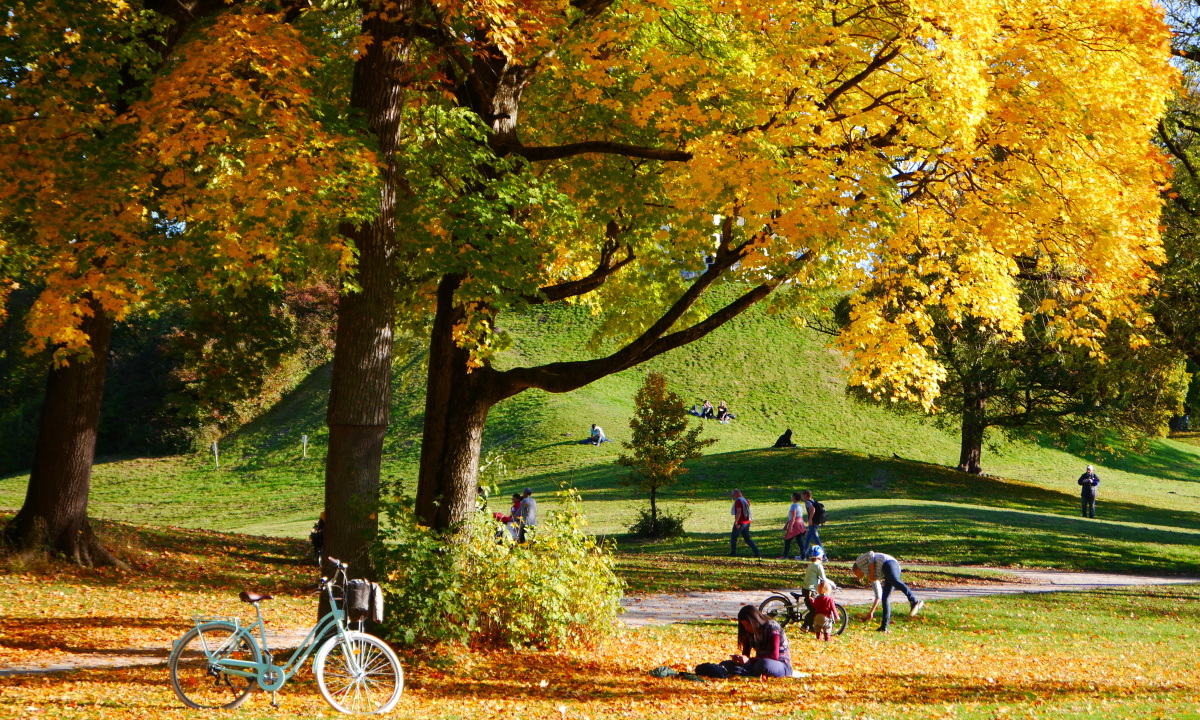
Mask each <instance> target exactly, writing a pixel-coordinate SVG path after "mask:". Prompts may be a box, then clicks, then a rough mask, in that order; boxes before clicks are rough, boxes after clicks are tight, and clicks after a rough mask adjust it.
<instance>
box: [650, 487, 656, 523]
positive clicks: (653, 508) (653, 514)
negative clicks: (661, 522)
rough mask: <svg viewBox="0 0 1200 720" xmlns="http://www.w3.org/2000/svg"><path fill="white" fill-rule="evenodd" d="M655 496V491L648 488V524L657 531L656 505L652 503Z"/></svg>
mask: <svg viewBox="0 0 1200 720" xmlns="http://www.w3.org/2000/svg"><path fill="white" fill-rule="evenodd" d="M655 494H656V492H655V489H654V488H650V524H651V525H653V526H654V528H655V529H656V530H657V529H658V505H657V504H656V503H655V502H654V501H655V497H654V496H655Z"/></svg>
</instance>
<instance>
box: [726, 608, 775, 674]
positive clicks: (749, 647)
mask: <svg viewBox="0 0 1200 720" xmlns="http://www.w3.org/2000/svg"><path fill="white" fill-rule="evenodd" d="M738 645H739V646H740V648H741V651H742V652H741V654H740V655H733V656H731V658H730V659H729V660H726V661H725V662H723V663H721V666H722V667H724V668H725V669H726V670H728V671H729V674H730V675H752V676H755V677H759V676H765V677H774V678H779V677H791V676H792V653H791V650H790V648H789V647H788V640H787V635H784V634H783V628H782V627H780V626H779V623H777V622H775V621H774V620H772V619H770V618H768V617H767V616H766V615H763V614H762V611H760V610H759V609H758V608H756V607H754V606H753V605H743V606H742V609H741V610H740V611H739V612H738ZM751 652H753V653H754V656H753V657H751V656H750V654H751Z"/></svg>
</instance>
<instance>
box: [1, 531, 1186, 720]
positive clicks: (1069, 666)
mask: <svg viewBox="0 0 1200 720" xmlns="http://www.w3.org/2000/svg"><path fill="white" fill-rule="evenodd" d="M103 531H104V532H105V533H106V535H107V537H108V538H109V539H110V541H111V542H114V544H117V545H118V546H119V547H120V548H121V549H123V550H124V551H125V552H126V553H128V555H129V556H130V557H133V558H134V559H135V562H136V563H137V567H138V573H137V574H133V575H127V574H122V573H119V572H117V571H115V570H107V571H91V570H82V569H76V568H71V567H67V566H62V565H58V564H53V563H51V564H48V565H42V566H38V565H37V564H36V563H37V562H42V563H45V562H46V561H31V560H27V561H26V562H34V563H35V564H34V565H32V566H25V567H22V566H21V565H20V562H21V561H20V560H19V559H13V558H9V560H8V563H9V565H8V568H7V569H8V571H9V573H8V574H7V575H6V576H4V577H3V578H0V607H3V608H4V613H3V617H0V663H2V664H11V663H20V662H35V661H61V659H62V658H63V657H64V656H65V655H66V654H71V655H74V656H78V655H93V656H97V657H107V656H111V655H112V654H114V653H128V650H127V649H128V648H134V649H137V648H157V649H159V650H160V651H161V650H163V649H165V647H166V646H167V645H168V644H169V642H170V641H171V640H172V639H173V638H174V637H176V636H177V635H179V634H180V633H182V631H183V630H184V629H185V628H186V627H187V626H188V624H189V623H190V619H189V617H190V615H191V614H192V613H194V612H197V611H202V612H210V613H214V614H216V613H221V614H224V613H228V614H236V615H240V616H242V617H246V616H247V610H248V608H247V607H246V606H244V605H241V604H240V603H238V602H237V601H236V593H237V591H238V590H239V589H241V588H242V587H243V586H246V587H254V588H256V589H270V590H272V591H273V592H275V593H277V599H276V600H272V601H270V602H268V603H265V606H266V611H267V614H268V617H269V618H271V620H272V622H273V623H274V624H275V625H276V626H289V625H301V624H304V623H305V622H307V621H311V619H312V617H313V613H314V611H315V607H316V600H315V598H313V597H311V596H309V595H307V594H306V586H307V583H308V568H306V567H304V566H303V564H302V560H301V559H300V557H301V556H302V554H303V546H302V545H301V544H300V543H297V542H295V541H284V540H272V539H261V538H252V537H245V536H230V535H221V534H217V533H210V532H194V531H185V530H177V529H154V528H134V527H130V526H123V525H111V524H110V525H106V526H105V527H104V528H103ZM35 571H36V572H37V574H36V575H34V574H33V573H34V572H35ZM906 575H907V573H906ZM900 614H901V615H903V613H900ZM790 640H791V643H792V653H793V657H794V658H795V665H796V668H797V669H798V670H801V671H804V672H809V673H812V677H810V678H808V679H805V680H783V681H771V682H760V681H758V680H742V679H734V680H728V681H719V682H711V683H703V684H701V683H693V682H689V681H686V680H681V679H674V678H667V679H656V678H652V677H650V676H649V675H647V671H648V670H650V669H651V668H653V667H655V666H657V665H663V664H666V665H671V666H674V667H676V668H677V669H680V670H684V669H688V670H690V669H692V668H693V667H694V666H695V665H697V664H699V663H700V662H704V661H710V660H720V659H722V658H724V657H725V656H727V655H728V654H729V653H731V652H734V651H735V647H734V645H735V631H734V628H733V627H732V624H731V623H699V624H694V625H682V626H671V627H660V628H646V629H637V630H633V629H619V630H617V631H616V633H615V634H614V635H613V636H611V637H610V638H608V639H605V640H603V641H601V642H600V643H599V645H597V646H596V647H592V648H585V647H580V648H575V649H573V650H571V651H570V652H563V653H552V652H538V651H533V650H522V651H512V650H508V651H468V650H465V649H455V648H438V649H429V648H426V649H422V650H418V651H413V650H409V651H406V652H404V653H403V654H402V662H403V664H404V668H405V671H406V680H407V683H406V684H407V690H406V692H405V694H404V696H403V698H402V699H401V702H400V704H399V706H398V707H397V710H396V712H395V713H394V714H393V715H392V717H398V718H421V719H429V720H453V719H460V720H461V719H465V718H494V717H497V716H503V717H512V718H517V717H520V718H592V719H601V718H629V717H634V718H680V719H681V720H682V719H685V718H686V719H691V718H697V717H704V718H746V717H771V718H776V717H779V718H804V719H806V720H807V719H809V718H812V719H814V720H815V719H817V718H829V717H834V718H864V717H870V718H933V717H938V718H940V717H945V718H981V719H982V718H997V717H1044V718H1117V717H1122V718H1123V717H1129V718H1146V717H1167V718H1195V717H1200V675H1198V674H1197V673H1196V672H1195V658H1194V653H1193V652H1192V650H1193V649H1194V648H1195V647H1196V646H1197V643H1200V586H1190V585H1188V586H1172V587H1165V588H1151V589H1140V590H1110V591H1104V592H1090V593H1061V594H1050V595H1029V596H1005V597H996V598H984V599H977V600H964V601H955V602H936V603H931V604H930V605H929V606H927V608H926V610H925V611H924V612H923V613H922V614H921V616H919V617H917V618H915V619H911V620H910V619H908V618H906V617H899V618H898V619H897V620H896V621H895V624H894V626H893V632H892V633H890V634H888V635H879V634H878V633H874V632H871V631H869V630H868V629H867V626H865V625H863V624H861V623H857V622H855V623H854V624H852V625H851V627H850V629H849V630H848V631H847V633H846V635H844V636H843V637H842V638H839V639H837V640H835V641H834V642H832V643H829V644H824V643H818V642H817V641H816V640H814V639H812V638H808V637H801V636H797V635H794V634H793V635H791V636H790ZM280 701H281V704H282V708H281V709H280V710H274V709H273V708H271V707H270V705H269V696H267V695H264V694H261V693H260V694H257V695H255V696H253V697H252V698H251V699H250V701H249V702H248V703H247V705H246V706H244V707H243V708H242V709H241V710H238V711H235V712H233V713H231V714H229V715H228V716H229V717H237V718H245V719H246V720H258V719H259V718H273V717H280V716H284V715H286V716H289V717H301V718H312V717H334V716H335V713H333V711H332V710H330V709H329V708H328V707H327V706H326V705H325V704H324V702H323V701H322V700H321V698H320V696H319V693H318V691H317V688H316V685H315V681H314V680H313V678H312V675H311V672H309V671H307V670H306V671H304V672H303V673H301V675H300V676H299V677H297V678H296V679H295V680H293V681H292V682H290V683H289V684H288V685H287V686H285V688H284V691H283V693H281V695H280ZM219 715H220V716H221V717H225V716H226V715H225V714H219ZM215 716H216V715H214V714H213V713H211V712H194V711H187V710H185V709H184V708H182V707H181V706H180V705H179V703H178V701H177V700H176V699H175V697H174V695H173V694H172V693H171V690H170V687H169V682H168V677H167V671H166V668H165V667H164V666H146V667H136V668H124V669H88V670H78V671H74V672H67V673H55V674H50V675H38V676H20V677H6V678H5V679H4V690H3V692H0V717H14V718H16V717H20V718H28V717H32V718H37V717H62V718H137V719H138V720H158V719H159V718H210V717H215Z"/></svg>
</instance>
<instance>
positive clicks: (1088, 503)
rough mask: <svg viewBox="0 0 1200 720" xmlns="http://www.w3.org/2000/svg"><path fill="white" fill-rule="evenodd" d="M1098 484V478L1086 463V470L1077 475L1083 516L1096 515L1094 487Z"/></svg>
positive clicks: (1090, 516)
mask: <svg viewBox="0 0 1200 720" xmlns="http://www.w3.org/2000/svg"><path fill="white" fill-rule="evenodd" d="M1099 485H1100V478H1098V477H1096V473H1095V471H1093V470H1092V466H1091V465H1088V466H1087V470H1086V471H1084V473H1083V474H1082V475H1080V476H1079V489H1080V494H1079V495H1080V501H1081V503H1082V505H1083V516H1084V517H1085V518H1094V517H1096V488H1097V487H1099Z"/></svg>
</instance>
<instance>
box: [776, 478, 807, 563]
mask: <svg viewBox="0 0 1200 720" xmlns="http://www.w3.org/2000/svg"><path fill="white" fill-rule="evenodd" d="M806 532H808V527H807V526H806V525H805V524H804V504H803V502H802V499H801V497H800V493H798V492H794V493H792V506H791V507H790V508H788V516H787V521H786V522H785V523H784V524H783V554H782V555H780V556H779V559H780V560H784V559H787V558H788V557H789V556H790V553H791V551H792V541H793V540H795V541H796V544H797V545H800V546H801V548H800V549H801V550H803V549H804V547H803V546H804V533H806ZM796 557H798V558H803V553H801V554H800V555H797V556H796Z"/></svg>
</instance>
